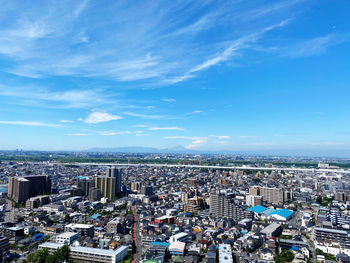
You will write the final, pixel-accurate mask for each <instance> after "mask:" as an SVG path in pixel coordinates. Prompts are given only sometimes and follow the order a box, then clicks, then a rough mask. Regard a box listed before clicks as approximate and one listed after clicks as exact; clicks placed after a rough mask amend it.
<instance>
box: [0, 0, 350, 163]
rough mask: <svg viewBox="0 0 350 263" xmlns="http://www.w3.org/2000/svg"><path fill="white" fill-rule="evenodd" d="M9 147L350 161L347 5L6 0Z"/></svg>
mask: <svg viewBox="0 0 350 263" xmlns="http://www.w3.org/2000/svg"><path fill="white" fill-rule="evenodd" d="M0 4H1V6H2V8H1V9H0V79H1V81H0V105H1V111H0V145H1V148H2V149H16V148H18V149H38V150H80V149H88V148H91V147H103V148H106V147H107V148H108V147H125V146H145V147H157V148H171V147H176V146H179V145H181V146H183V147H185V148H187V149H195V150H225V151H244V152H269V153H279V154H314V155H328V156H348V157H349V156H350V151H349V150H348V149H349V146H350V140H349V136H350V122H349V116H350V107H349V99H350V91H349V83H350V74H349V69H350V52H349V42H350V21H349V19H347V17H348V15H349V14H348V10H349V8H350V3H349V1H347V0H338V1H332V0H324V1H316V0H308V1H306V0H304V1H303V0H280V1H256V0H251V1H243V0H242V1H240V0H236V1H228V0H227V1H214V0H212V1H211V0H204V1H174V0H173V1H132V2H130V1H105V0H99V1H87V0H86V1H62V0H60V1H34V2H29V1H1V0H0Z"/></svg>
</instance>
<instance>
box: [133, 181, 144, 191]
mask: <svg viewBox="0 0 350 263" xmlns="http://www.w3.org/2000/svg"><path fill="white" fill-rule="evenodd" d="M142 186H143V184H142V182H132V183H131V191H133V192H136V193H140V192H141V187H142Z"/></svg>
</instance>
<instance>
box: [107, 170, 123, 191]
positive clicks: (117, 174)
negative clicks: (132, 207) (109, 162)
mask: <svg viewBox="0 0 350 263" xmlns="http://www.w3.org/2000/svg"><path fill="white" fill-rule="evenodd" d="M106 176H107V177H113V178H115V179H116V185H115V187H116V188H115V192H116V193H117V194H119V193H121V191H122V169H118V168H115V167H112V168H107V170H106Z"/></svg>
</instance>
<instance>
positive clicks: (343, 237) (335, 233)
mask: <svg viewBox="0 0 350 263" xmlns="http://www.w3.org/2000/svg"><path fill="white" fill-rule="evenodd" d="M315 236H316V240H317V241H324V240H331V241H338V242H341V243H343V244H345V245H347V246H349V245H350V235H349V233H348V232H347V231H345V230H336V229H329V228H321V227H315Z"/></svg>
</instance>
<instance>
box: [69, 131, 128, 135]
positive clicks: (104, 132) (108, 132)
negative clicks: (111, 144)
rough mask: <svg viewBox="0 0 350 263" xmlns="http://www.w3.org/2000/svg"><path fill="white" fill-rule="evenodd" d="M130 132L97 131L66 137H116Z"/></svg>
mask: <svg viewBox="0 0 350 263" xmlns="http://www.w3.org/2000/svg"><path fill="white" fill-rule="evenodd" d="M131 133H132V132H131V131H97V132H78V133H68V134H66V136H116V135H127V134H131Z"/></svg>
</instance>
